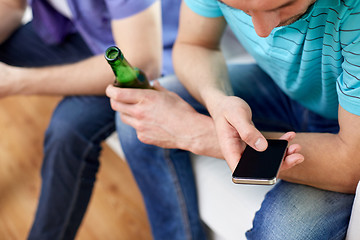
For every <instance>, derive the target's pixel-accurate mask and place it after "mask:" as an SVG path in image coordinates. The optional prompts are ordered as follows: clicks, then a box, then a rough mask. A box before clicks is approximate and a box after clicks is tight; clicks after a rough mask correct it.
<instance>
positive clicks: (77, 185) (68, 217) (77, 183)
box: [59, 123, 114, 239]
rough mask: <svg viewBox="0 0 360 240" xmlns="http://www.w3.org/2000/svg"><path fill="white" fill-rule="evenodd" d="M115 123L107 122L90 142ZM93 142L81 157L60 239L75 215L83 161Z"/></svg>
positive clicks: (83, 166)
mask: <svg viewBox="0 0 360 240" xmlns="http://www.w3.org/2000/svg"><path fill="white" fill-rule="evenodd" d="M113 125H114V123H110V124H107V125H106V126H105V127H103V128H102V129H100V131H98V132H97V133H96V134H94V136H93V137H91V138H90V142H92V141H93V140H94V139H96V138H97V137H98V136H100V135H101V134H102V133H104V132H106V131H108V129H111V126H113ZM92 146H93V145H92V144H88V146H87V148H86V150H85V151H84V154H83V156H82V157H81V166H80V171H79V172H78V174H77V180H76V184H75V186H76V187H75V191H74V192H75V195H74V197H73V199H72V201H71V204H70V210H69V213H68V215H67V219H66V220H65V222H64V225H63V228H62V231H61V233H60V234H59V239H64V235H65V232H66V229H67V228H68V226H69V223H70V219H71V216H72V215H73V212H74V209H75V203H76V200H77V199H78V196H79V195H78V192H79V191H78V190H79V189H80V185H81V175H82V173H83V171H84V168H85V165H86V164H85V161H83V160H84V159H86V158H87V156H88V155H89V152H91V149H92Z"/></svg>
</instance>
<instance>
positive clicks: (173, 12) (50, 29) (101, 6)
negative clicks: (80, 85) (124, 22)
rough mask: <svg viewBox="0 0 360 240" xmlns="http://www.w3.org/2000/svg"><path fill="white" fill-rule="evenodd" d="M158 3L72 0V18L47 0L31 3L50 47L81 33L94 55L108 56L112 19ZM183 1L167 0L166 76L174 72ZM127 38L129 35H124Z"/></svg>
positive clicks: (37, 26)
mask: <svg viewBox="0 0 360 240" xmlns="http://www.w3.org/2000/svg"><path fill="white" fill-rule="evenodd" d="M155 1H157V0H84V1H78V0H68V1H67V2H68V4H69V8H70V10H71V12H72V19H71V20H70V19H68V18H66V17H64V16H63V15H62V14H61V13H59V12H57V11H56V10H55V9H54V8H53V7H52V6H51V5H50V4H49V3H48V1H47V0H28V3H29V5H30V6H31V8H32V11H33V25H34V28H35V29H36V31H37V33H38V34H39V35H40V37H41V38H42V39H43V40H44V41H45V42H46V43H48V44H57V43H60V42H61V41H62V40H63V39H64V38H65V37H66V36H67V35H68V34H70V33H74V32H78V33H80V35H81V36H82V37H83V39H84V41H85V42H86V43H87V44H88V46H89V48H90V49H91V50H92V52H93V53H94V54H104V52H105V50H106V48H108V47H109V46H111V45H114V44H115V43H114V39H113V36H112V31H111V20H117V19H122V18H126V17H129V16H132V15H134V14H136V13H139V12H141V11H143V10H144V9H146V8H148V7H149V6H150V5H151V4H153V3H154V2H155ZM180 2H181V1H180V0H163V1H161V5H162V10H163V11H162V22H163V48H164V53H163V74H169V73H173V67H172V61H171V49H172V46H173V43H174V41H175V39H176V35H177V28H178V17H179V9H180ZM124 37H126V35H124Z"/></svg>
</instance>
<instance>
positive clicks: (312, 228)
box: [116, 64, 354, 239]
mask: <svg viewBox="0 0 360 240" xmlns="http://www.w3.org/2000/svg"><path fill="white" fill-rule="evenodd" d="M229 75H230V79H231V82H232V85H233V88H234V92H235V95H236V96H240V97H242V98H243V99H244V100H245V101H247V102H248V104H249V105H250V107H251V109H252V112H253V121H254V124H255V125H256V126H257V127H258V128H259V129H260V130H264V131H290V130H292V131H296V132H331V133H337V132H338V131H339V126H338V122H337V120H329V119H325V118H323V117H321V116H320V115H317V114H316V113H314V112H311V111H309V110H307V109H305V108H304V107H303V106H301V105H300V104H298V103H297V102H295V101H293V100H291V99H289V98H288V97H287V96H286V95H285V94H284V93H283V92H282V91H281V90H280V89H279V87H278V86H276V84H275V83H274V82H273V80H272V79H271V78H270V77H269V76H268V75H267V74H265V73H264V72H263V71H262V70H261V69H260V68H259V67H258V66H257V65H255V64H249V65H229ZM160 83H161V84H162V85H163V86H164V87H165V88H167V89H169V90H172V91H175V92H177V93H178V94H179V95H180V96H182V97H183V98H184V99H185V100H186V101H188V102H189V103H190V104H191V105H193V106H194V107H195V109H196V110H197V111H199V112H201V113H203V114H207V112H206V110H205V109H204V107H203V106H201V105H200V104H199V103H198V102H196V101H195V100H194V99H193V98H192V97H191V96H190V95H189V94H188V92H187V91H186V90H185V89H184V88H183V87H182V86H181V84H180V83H179V82H178V80H177V79H176V78H175V77H172V78H169V77H167V78H164V79H160ZM116 124H117V130H118V135H119V138H120V141H121V144H122V148H123V150H124V153H125V156H126V159H127V160H128V162H129V164H130V167H131V169H132V171H133V173H134V176H135V178H136V180H137V182H138V184H139V186H140V189H141V191H142V193H143V195H144V198H145V203H146V206H147V210H148V214H149V218H150V220H151V224H152V229H153V231H154V235H155V236H156V237H157V238H158V239H201V238H202V237H203V236H202V235H201V238H200V236H199V235H197V234H196V233H194V232H189V230H188V229H189V227H188V220H187V218H186V216H187V215H186V213H188V214H190V212H189V211H193V214H195V213H197V210H198V209H197V207H196V195H195V194H196V192H195V185H194V184H193V177H192V169H191V165H190V164H187V163H182V167H184V169H182V171H183V172H186V173H187V175H185V174H176V173H177V172H176V171H173V170H172V169H173V168H172V167H171V165H169V164H170V163H171V164H176V163H177V162H180V161H184V162H185V161H186V162H188V161H189V159H188V155H187V154H186V153H185V152H183V153H182V155H181V156H182V158H183V159H175V158H174V159H171V161H169V158H168V157H169V152H170V153H171V152H174V151H179V150H173V149H167V150H166V149H161V148H158V147H154V146H150V145H146V144H143V143H141V142H140V141H138V140H137V137H136V132H135V131H134V129H132V128H131V127H130V126H127V125H125V124H123V123H122V122H121V120H120V118H119V117H118V115H117V121H116ZM185 167H186V169H185ZM177 171H180V169H179V168H177ZM179 181H180V182H183V184H182V185H181V184H180V185H179ZM160 186H161V187H160ZM184 194H186V195H184ZM353 198H354V195H352V194H341V193H335V192H330V191H323V190H320V189H316V188H311V187H307V186H304V185H299V184H292V183H287V182H285V181H280V182H279V183H278V184H277V185H276V187H275V188H273V189H272V190H271V191H270V192H269V194H268V195H266V197H265V200H264V202H263V204H262V207H261V209H260V210H259V212H258V213H257V214H256V218H255V221H254V228H253V229H252V230H251V231H250V232H249V233H247V237H248V238H249V239H326V238H327V237H328V236H333V238H334V239H342V238H344V237H345V233H346V229H347V226H348V222H349V217H350V212H351V207H352V202H353ZM184 199H185V203H186V207H185V206H184V205H183V201H184ZM340 209H341V211H340ZM295 210H296V212H295ZM315 210H316V211H315ZM170 212H171V213H178V214H177V215H173V217H175V218H170V217H169V215H170ZM290 213H291V214H290ZM229 214H230V213H229ZM254 214H255V213H254ZM294 215H296V216H294ZM196 218H197V216H196ZM170 223H171V224H170ZM277 226H280V227H277ZM175 228H176V229H177V234H176V235H171V238H169V236H170V235H167V234H168V232H167V230H169V231H170V230H171V231H174V229H175ZM196 230H197V229H196ZM305 233H306V234H305ZM325 233H326V234H327V235H321V234H325ZM244 234H245V233H244ZM191 235H192V236H193V238H189V237H188V236H191ZM321 236H326V237H323V238H321Z"/></svg>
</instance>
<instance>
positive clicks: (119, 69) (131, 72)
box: [110, 58, 138, 83]
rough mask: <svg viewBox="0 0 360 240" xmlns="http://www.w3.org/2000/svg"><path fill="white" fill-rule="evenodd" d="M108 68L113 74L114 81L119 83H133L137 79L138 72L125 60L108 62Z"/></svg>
mask: <svg viewBox="0 0 360 240" xmlns="http://www.w3.org/2000/svg"><path fill="white" fill-rule="evenodd" d="M110 66H111V68H112V70H113V72H114V74H115V77H116V80H117V81H118V82H121V83H128V82H131V81H134V79H137V77H138V71H136V69H134V68H133V67H132V66H131V65H130V64H129V63H128V62H127V61H126V59H125V58H123V59H120V58H118V59H117V60H115V61H113V62H110Z"/></svg>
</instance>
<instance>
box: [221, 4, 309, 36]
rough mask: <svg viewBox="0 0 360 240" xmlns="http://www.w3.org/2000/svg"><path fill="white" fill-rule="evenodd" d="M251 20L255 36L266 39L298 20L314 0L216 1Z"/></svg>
mask: <svg viewBox="0 0 360 240" xmlns="http://www.w3.org/2000/svg"><path fill="white" fill-rule="evenodd" d="M218 1H220V2H222V3H225V4H226V5H228V6H230V7H233V8H237V9H240V10H242V11H244V12H245V13H247V14H249V15H250V16H251V18H252V22H253V24H254V28H255V31H256V34H257V35H259V36H260V37H267V36H269V34H270V33H271V31H272V30H273V29H274V28H275V27H280V26H285V25H289V24H291V23H293V22H295V21H296V20H298V19H299V18H300V17H301V16H302V15H303V14H304V13H305V12H306V11H307V9H308V8H309V7H310V6H311V5H312V4H313V3H314V2H315V1H316V0H218Z"/></svg>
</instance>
